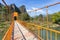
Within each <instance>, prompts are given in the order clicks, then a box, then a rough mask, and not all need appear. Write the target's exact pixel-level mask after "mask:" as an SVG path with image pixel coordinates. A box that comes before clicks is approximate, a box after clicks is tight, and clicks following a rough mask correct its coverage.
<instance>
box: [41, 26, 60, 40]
mask: <svg viewBox="0 0 60 40" xmlns="http://www.w3.org/2000/svg"><path fill="white" fill-rule="evenodd" d="M53 29H55V30H58V31H60V27H56V28H53ZM40 34H41V35H40V36H41V37H42V38H43V39H44V40H47V39H46V30H40ZM50 36H51V35H50V31H48V40H50ZM52 40H55V33H54V32H52ZM57 40H60V34H57Z"/></svg>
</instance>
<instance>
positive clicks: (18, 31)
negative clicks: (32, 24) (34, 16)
mask: <svg viewBox="0 0 60 40" xmlns="http://www.w3.org/2000/svg"><path fill="white" fill-rule="evenodd" d="M12 33H13V34H12V40H38V38H37V37H36V36H35V35H34V34H33V33H31V32H30V31H28V30H27V29H26V28H24V27H23V26H22V25H21V24H19V23H18V22H17V21H14V30H13V32H12Z"/></svg>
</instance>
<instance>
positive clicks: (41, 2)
mask: <svg viewBox="0 0 60 40" xmlns="http://www.w3.org/2000/svg"><path fill="white" fill-rule="evenodd" d="M5 2H6V3H7V4H8V5H10V4H13V3H14V4H15V5H16V6H17V7H20V6H22V5H25V6H26V10H27V11H30V10H34V9H37V8H42V7H44V6H47V5H50V4H54V3H56V2H60V0H5ZM0 3H2V4H3V2H2V1H1V0H0ZM58 11H60V4H58V5H55V6H52V7H49V8H48V13H49V14H52V13H55V12H58ZM28 14H29V15H30V16H31V17H34V16H36V15H39V14H43V15H45V14H46V9H42V10H38V11H36V12H31V13H29V12H28Z"/></svg>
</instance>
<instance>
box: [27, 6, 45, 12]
mask: <svg viewBox="0 0 60 40" xmlns="http://www.w3.org/2000/svg"><path fill="white" fill-rule="evenodd" d="M36 9H38V8H35V7H32V8H31V9H30V10H27V12H30V11H33V10H36ZM34 12H37V13H39V12H40V13H45V11H43V10H37V11H34Z"/></svg>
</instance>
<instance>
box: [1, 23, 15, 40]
mask: <svg viewBox="0 0 60 40" xmlns="http://www.w3.org/2000/svg"><path fill="white" fill-rule="evenodd" d="M13 27H14V22H12V24H11V25H10V27H9V29H8V31H7V32H6V34H5V35H4V37H3V38H2V40H11V38H12V30H13Z"/></svg>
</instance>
